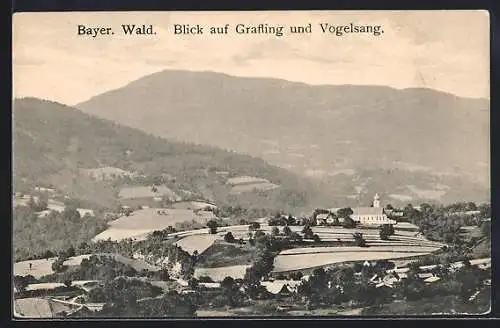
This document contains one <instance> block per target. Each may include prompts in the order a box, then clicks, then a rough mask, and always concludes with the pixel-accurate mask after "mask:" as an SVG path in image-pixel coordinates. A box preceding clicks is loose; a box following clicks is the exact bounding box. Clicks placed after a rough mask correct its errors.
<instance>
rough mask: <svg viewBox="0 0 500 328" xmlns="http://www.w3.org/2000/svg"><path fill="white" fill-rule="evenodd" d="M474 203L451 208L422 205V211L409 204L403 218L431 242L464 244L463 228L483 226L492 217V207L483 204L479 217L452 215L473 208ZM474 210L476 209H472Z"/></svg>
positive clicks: (480, 207) (404, 210)
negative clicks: (461, 232)
mask: <svg viewBox="0 0 500 328" xmlns="http://www.w3.org/2000/svg"><path fill="white" fill-rule="evenodd" d="M471 204H473V203H458V204H453V205H449V206H446V207H445V206H442V205H435V204H421V206H420V210H417V209H416V208H414V207H413V206H412V205H411V204H408V205H407V206H405V208H404V209H403V216H404V218H406V219H407V220H408V221H410V222H411V223H413V224H415V225H417V226H418V227H419V228H420V230H421V232H422V234H423V235H424V236H425V237H426V238H428V239H429V240H434V241H441V242H445V243H448V244H456V243H461V242H463V240H462V238H461V236H460V230H461V228H462V227H463V226H470V225H478V226H481V225H482V224H483V220H482V219H485V218H489V217H491V205H490V204H481V205H480V206H479V207H477V208H478V210H479V214H477V215H472V214H470V215H467V214H463V215H450V214H452V213H455V212H456V211H457V209H458V210H460V211H461V210H462V209H464V207H463V206H465V209H467V208H471V207H472V205H471ZM472 208H474V207H472Z"/></svg>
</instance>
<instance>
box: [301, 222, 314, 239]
mask: <svg viewBox="0 0 500 328" xmlns="http://www.w3.org/2000/svg"><path fill="white" fill-rule="evenodd" d="M302 233H303V234H304V238H305V239H313V231H312V229H311V227H310V226H309V225H306V226H304V229H302Z"/></svg>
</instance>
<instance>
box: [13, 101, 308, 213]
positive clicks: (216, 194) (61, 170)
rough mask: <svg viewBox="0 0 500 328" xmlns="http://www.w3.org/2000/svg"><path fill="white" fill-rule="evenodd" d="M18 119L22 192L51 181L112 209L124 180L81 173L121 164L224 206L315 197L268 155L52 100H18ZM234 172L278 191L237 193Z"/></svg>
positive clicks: (287, 204)
mask: <svg viewBox="0 0 500 328" xmlns="http://www.w3.org/2000/svg"><path fill="white" fill-rule="evenodd" d="M13 121H14V122H13V125H14V126H13V128H14V130H13V131H14V136H13V140H14V151H13V154H14V169H13V170H14V185H15V188H17V190H27V188H28V189H30V188H32V187H33V186H34V185H35V184H42V185H43V184H45V185H47V184H49V185H53V186H54V187H55V188H56V189H58V190H60V191H63V192H64V194H66V195H69V196H71V197H74V198H78V199H85V200H86V201H88V202H91V203H95V204H99V205H101V206H105V207H112V206H115V205H116V201H117V195H118V191H119V188H120V187H122V186H123V183H122V182H120V181H118V182H117V181H100V180H97V181H96V180H95V179H91V178H89V177H88V176H87V175H85V174H83V173H82V172H85V170H86V169H94V168H101V167H115V168H118V169H121V170H127V171H130V172H135V173H138V174H140V175H143V176H144V185H150V184H151V183H152V182H151V181H154V180H155V179H158V178H159V177H162V176H165V175H166V176H168V177H169V179H168V181H167V183H168V184H169V185H168V187H169V188H171V189H174V190H175V191H179V192H180V191H181V190H182V191H186V192H188V193H189V194H192V195H193V198H204V199H207V200H211V201H214V202H216V203H218V204H220V205H224V204H230V205H247V206H249V207H263V208H267V207H270V208H276V209H281V208H283V209H291V208H299V207H302V206H306V205H308V201H309V199H308V197H310V196H314V195H313V194H314V188H313V186H312V185H311V184H310V183H309V182H308V181H307V180H306V179H303V178H300V177H297V176H296V175H294V174H291V173H289V172H287V171H286V170H284V169H282V168H278V167H274V166H272V165H269V164H267V163H266V162H264V161H263V160H262V159H257V158H253V157H250V156H247V155H239V154H236V153H234V152H229V151H224V150H221V149H218V148H215V147H208V146H200V145H194V144H188V143H179V142H170V141H167V140H164V139H161V138H159V137H155V136H152V135H148V134H146V133H144V132H141V131H139V130H136V129H133V128H130V127H124V126H120V125H118V124H115V123H113V122H110V121H106V120H102V119H99V118H96V117H92V116H89V115H87V114H84V113H82V112H81V111H79V110H77V109H74V108H71V107H68V106H65V105H62V104H58V103H54V102H49V101H44V100H40V99H36V98H25V99H17V100H15V103H14V111H13ZM220 172H223V173H224V175H219V174H218V173H220ZM236 176H253V177H257V178H263V179H266V180H268V181H269V182H271V183H274V184H276V185H278V186H279V188H276V189H273V190H269V191H252V190H250V191H249V192H246V193H241V194H237V195H234V194H231V186H230V185H228V184H227V183H226V182H227V179H228V178H231V177H236ZM23 188H24V189H23Z"/></svg>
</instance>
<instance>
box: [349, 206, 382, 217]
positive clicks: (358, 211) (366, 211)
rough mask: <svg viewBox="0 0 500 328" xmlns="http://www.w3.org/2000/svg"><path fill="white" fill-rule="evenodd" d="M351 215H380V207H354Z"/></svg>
mask: <svg viewBox="0 0 500 328" xmlns="http://www.w3.org/2000/svg"><path fill="white" fill-rule="evenodd" d="M352 211H353V213H352V215H382V214H383V211H384V209H383V208H382V207H355V208H353V209H352Z"/></svg>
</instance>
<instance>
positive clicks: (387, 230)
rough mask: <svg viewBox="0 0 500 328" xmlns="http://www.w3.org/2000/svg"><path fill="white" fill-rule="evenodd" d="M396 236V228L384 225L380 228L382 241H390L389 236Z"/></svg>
mask: <svg viewBox="0 0 500 328" xmlns="http://www.w3.org/2000/svg"><path fill="white" fill-rule="evenodd" d="M393 234H394V227H393V226H392V225H390V224H384V225H382V227H381V228H380V232H379V236H380V239H382V240H389V236H391V235H393Z"/></svg>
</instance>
